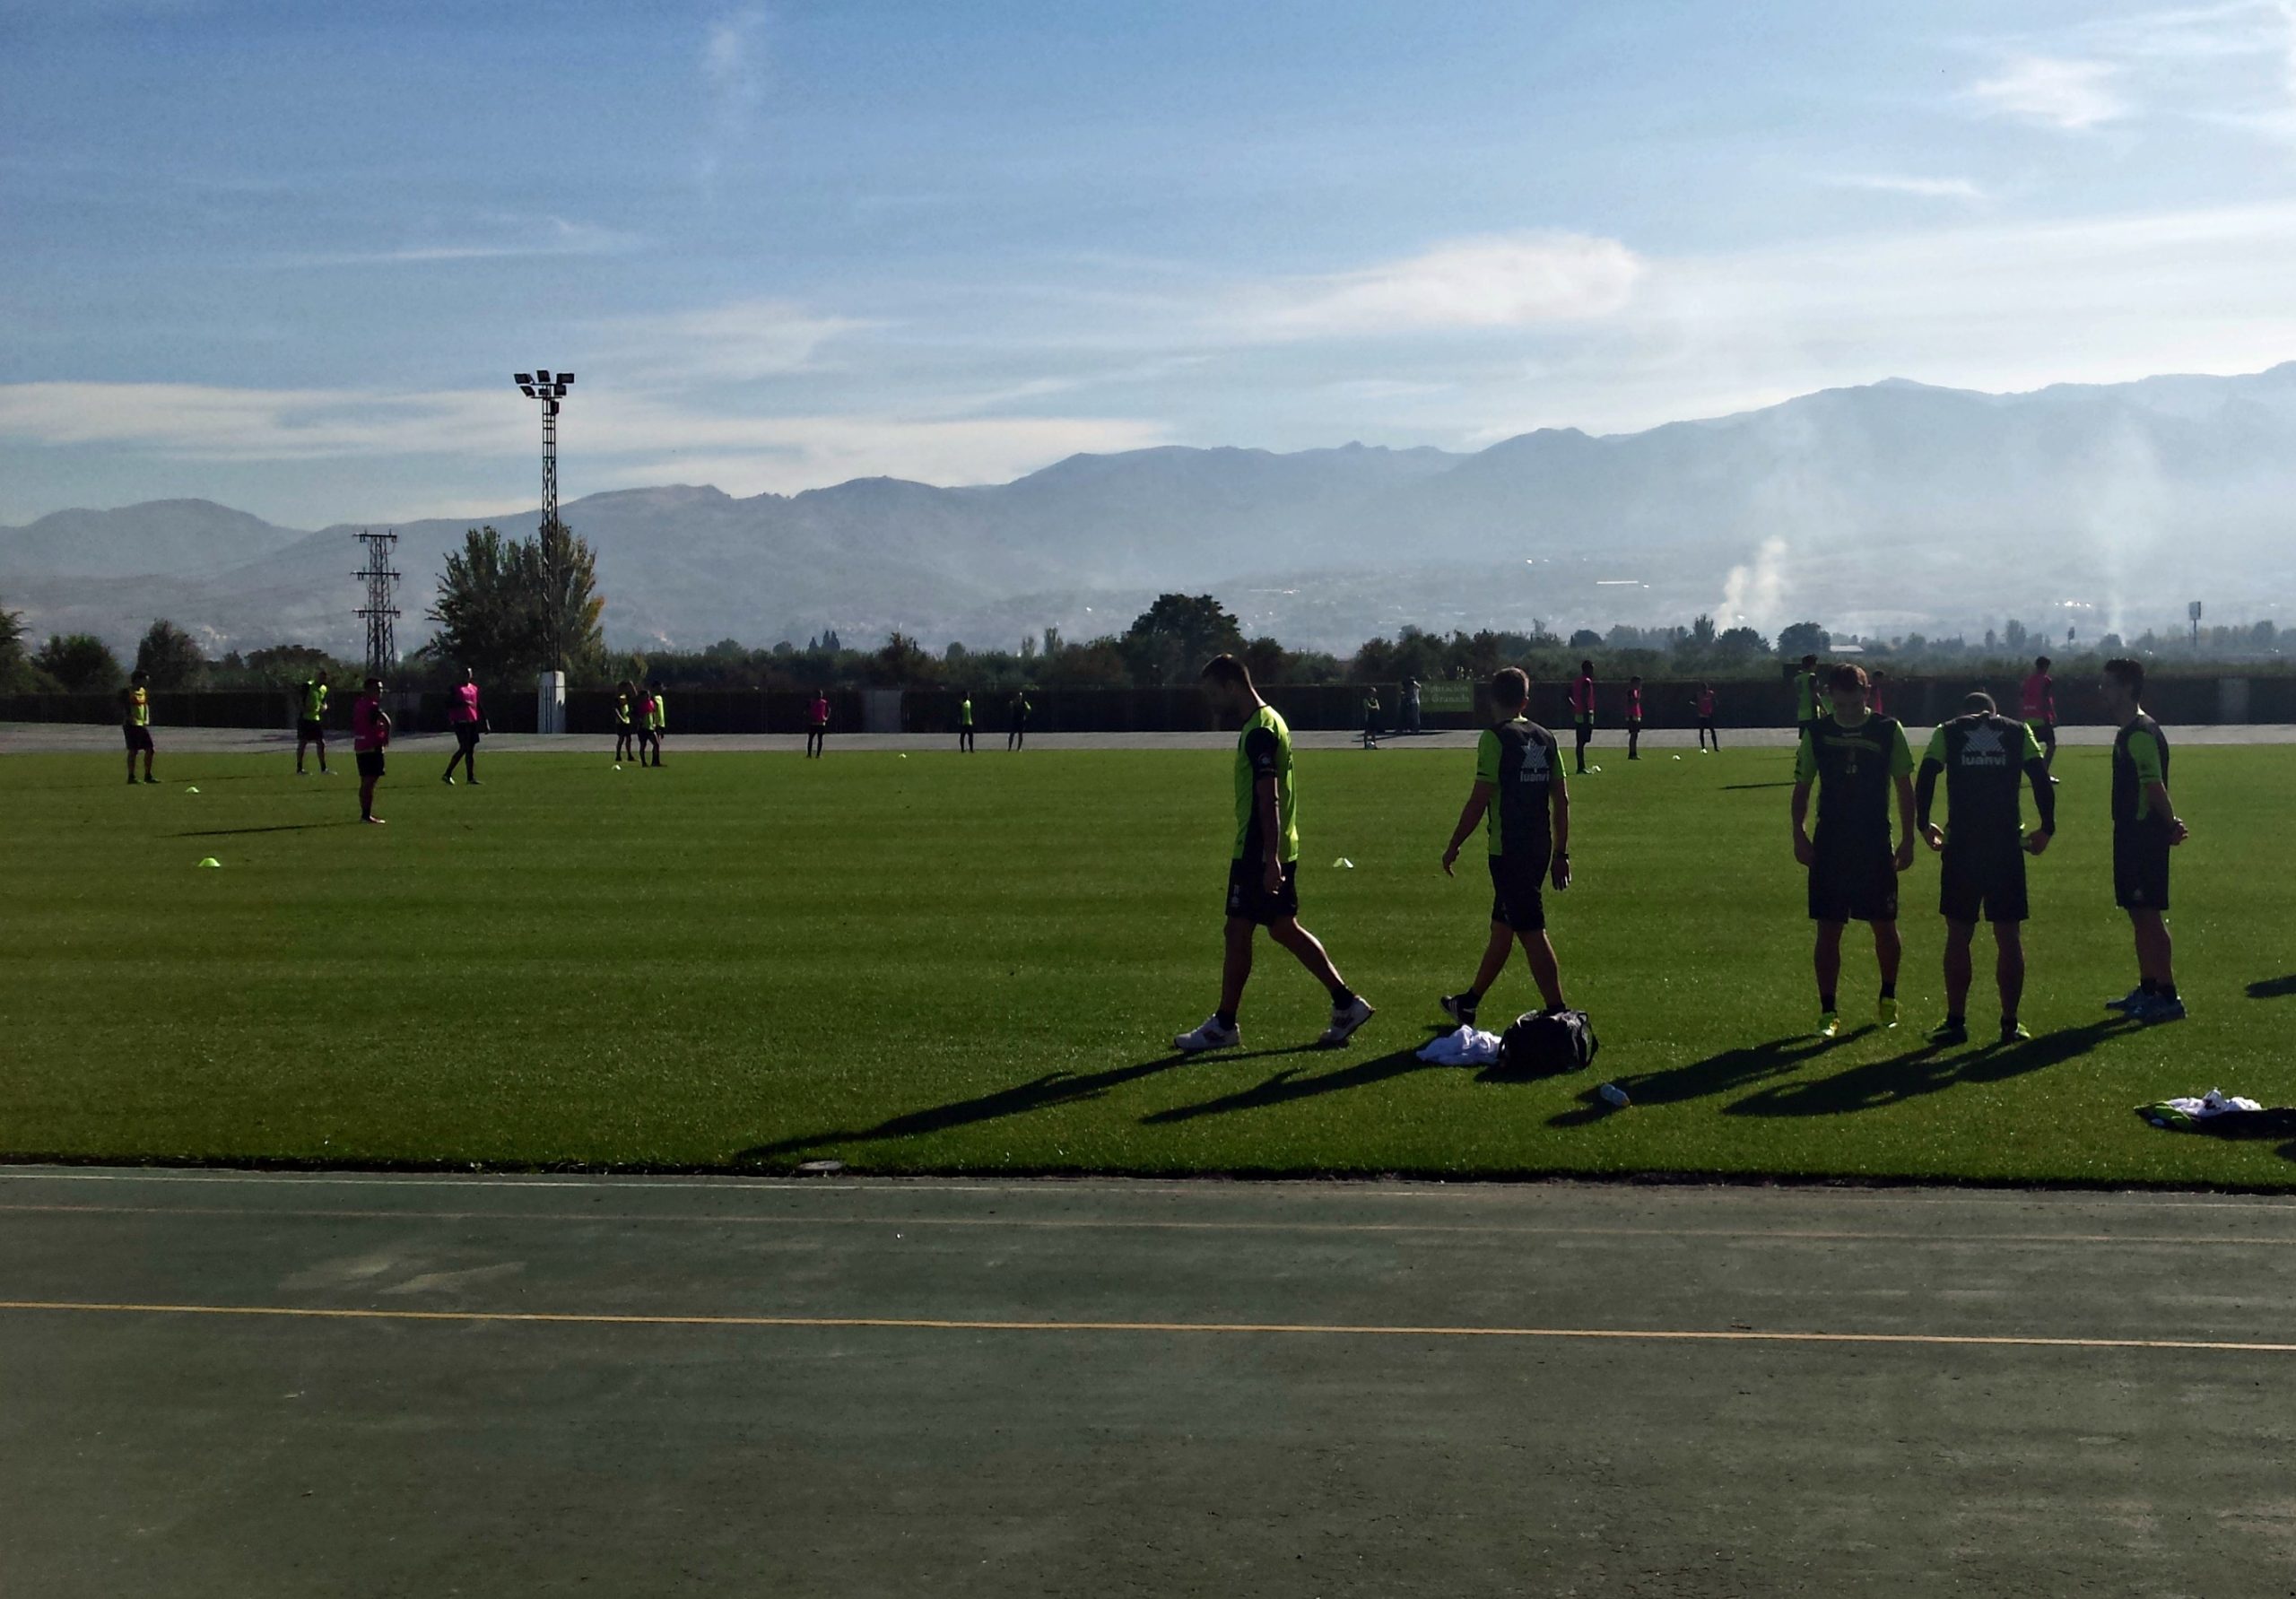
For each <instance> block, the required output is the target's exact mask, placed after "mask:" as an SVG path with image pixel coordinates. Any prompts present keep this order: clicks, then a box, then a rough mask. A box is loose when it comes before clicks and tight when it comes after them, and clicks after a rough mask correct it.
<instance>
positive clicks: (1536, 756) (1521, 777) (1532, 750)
mask: <svg viewBox="0 0 2296 1599" xmlns="http://www.w3.org/2000/svg"><path fill="white" fill-rule="evenodd" d="M1552 775H1553V774H1552V772H1551V771H1550V770H1549V769H1548V767H1547V757H1546V746H1545V745H1544V744H1525V745H1524V746H1523V769H1522V770H1521V771H1519V772H1518V773H1517V774H1516V775H1515V780H1516V781H1517V782H1518V783H1544V782H1546V781H1547V780H1548V779H1549V778H1551V777H1552Z"/></svg>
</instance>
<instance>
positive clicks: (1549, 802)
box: [1440, 666, 1570, 1027]
mask: <svg viewBox="0 0 2296 1599" xmlns="http://www.w3.org/2000/svg"><path fill="white" fill-rule="evenodd" d="M1491 704H1492V709H1493V710H1495V711H1497V712H1498V714H1499V724H1498V726H1495V727H1487V728H1485V729H1484V730H1483V738H1482V740H1481V742H1480V743H1478V744H1477V746H1476V748H1475V755H1474V789H1473V790H1472V791H1470V792H1469V794H1468V795H1467V803H1466V804H1465V806H1463V807H1462V808H1461V809H1460V812H1459V825H1458V826H1457V827H1455V828H1453V829H1452V830H1451V842H1450V845H1449V847H1447V848H1446V849H1445V850H1444V851H1443V875H1444V876H1446V877H1448V876H1451V875H1452V874H1453V873H1452V871H1451V868H1452V867H1453V866H1455V865H1457V864H1458V859H1459V849H1460V847H1461V846H1463V845H1465V843H1466V841H1467V837H1468V835H1469V834H1471V833H1473V832H1474V829H1475V824H1476V823H1477V822H1481V823H1483V834H1484V839H1485V841H1486V842H1487V843H1488V844H1489V846H1490V852H1491V887H1492V900H1491V941H1490V943H1486V944H1485V945H1484V946H1483V965H1482V966H1481V967H1479V968H1478V969H1476V971H1475V974H1474V982H1473V983H1471V984H1469V985H1468V986H1467V987H1466V988H1465V991H1463V992H1461V993H1458V994H1447V995H1444V996H1443V998H1442V1001H1441V1002H1440V1003H1441V1004H1442V1007H1443V1013H1444V1014H1445V1015H1447V1016H1448V1017H1449V1018H1450V1019H1451V1020H1452V1021H1456V1022H1457V1023H1458V1024H1459V1025H1460V1026H1461V1027H1473V1026H1474V1016H1475V1007H1476V1006H1478V1005H1480V1004H1482V1003H1483V995H1485V994H1487V993H1488V992H1490V989H1491V986H1492V984H1493V983H1495V982H1497V981H1498V980H1499V979H1500V976H1501V975H1502V974H1503V973H1504V972H1505V971H1506V969H1507V958H1508V956H1509V955H1510V954H1512V953H1513V952H1514V949H1515V945H1516V943H1518V942H1519V943H1521V944H1522V946H1523V958H1524V959H1525V960H1527V961H1529V962H1530V967H1531V981H1533V982H1534V983H1536V984H1537V985H1538V987H1539V998H1540V999H1542V1000H1544V1002H1545V1003H1546V1008H1547V1009H1548V1010H1550V1011H1560V1010H1561V1009H1563V1008H1564V1007H1563V1003H1562V973H1561V969H1559V968H1558V967H1557V966H1556V965H1555V960H1554V945H1553V943H1552V942H1551V941H1550V940H1549V939H1548V937H1547V935H1546V900H1545V896H1544V888H1545V885H1546V884H1547V882H1549V881H1550V880H1552V882H1553V883H1554V887H1555V891H1556V892H1558V893H1560V892H1561V891H1562V890H1564V889H1567V888H1569V887H1570V790H1569V789H1568V788H1567V787H1566V786H1565V784H1564V779H1563V776H1562V746H1561V743H1558V742H1557V741H1556V739H1555V736H1554V734H1552V733H1549V732H1548V731H1547V730H1546V729H1545V728H1544V727H1542V726H1539V725H1538V724H1537V723H1536V722H1534V721H1532V720H1530V719H1529V717H1528V716H1527V715H1526V712H1527V711H1528V710H1529V708H1530V704H1531V680H1530V679H1529V678H1528V677H1526V676H1525V675H1524V673H1523V672H1522V670H1521V669H1520V668H1519V667H1515V666H1509V667H1508V668H1507V669H1506V670H1505V671H1504V672H1501V673H1499V675H1498V676H1496V677H1494V678H1492V680H1491Z"/></svg>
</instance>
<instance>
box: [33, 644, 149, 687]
mask: <svg viewBox="0 0 2296 1599" xmlns="http://www.w3.org/2000/svg"><path fill="white" fill-rule="evenodd" d="M32 665H35V666H37V667H39V669H40V670H41V671H42V672H45V673H48V675H49V676H50V677H52V678H54V679H55V680H56V681H57V683H59V684H60V685H62V687H63V689H64V691H65V693H67V694H106V693H109V692H110V691H112V690H114V689H116V688H117V687H119V682H120V679H121V678H122V677H124V676H126V673H125V672H124V671H123V670H122V668H121V666H120V664H119V657H118V656H116V655H114V654H112V653H111V647H109V645H107V644H106V643H105V642H104V641H103V640H102V639H99V638H97V637H96V636H95V635H94V634H93V633H63V634H51V635H50V636H49V638H48V642H47V643H46V644H43V645H41V646H40V650H39V654H38V655H36V656H33V657H32Z"/></svg>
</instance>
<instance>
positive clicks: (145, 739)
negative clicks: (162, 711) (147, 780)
mask: <svg viewBox="0 0 2296 1599" xmlns="http://www.w3.org/2000/svg"><path fill="white" fill-rule="evenodd" d="M119 731H120V734H121V735H122V736H123V737H125V738H126V740H127V751H128V753H129V754H131V755H132V754H134V753H135V752H136V751H138V750H145V751H148V750H150V749H151V747H152V730H151V729H150V728H149V727H122V728H121V729H120V730H119Z"/></svg>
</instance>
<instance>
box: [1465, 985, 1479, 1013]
mask: <svg viewBox="0 0 2296 1599" xmlns="http://www.w3.org/2000/svg"><path fill="white" fill-rule="evenodd" d="M1459 998H1460V999H1461V1000H1463V1001H1465V1004H1466V1008H1467V1009H1468V1010H1470V1011H1472V1010H1474V1008H1475V1007H1476V1006H1477V1005H1479V1004H1482V1003H1483V990H1482V989H1480V988H1463V989H1461V990H1460V991H1459Z"/></svg>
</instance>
